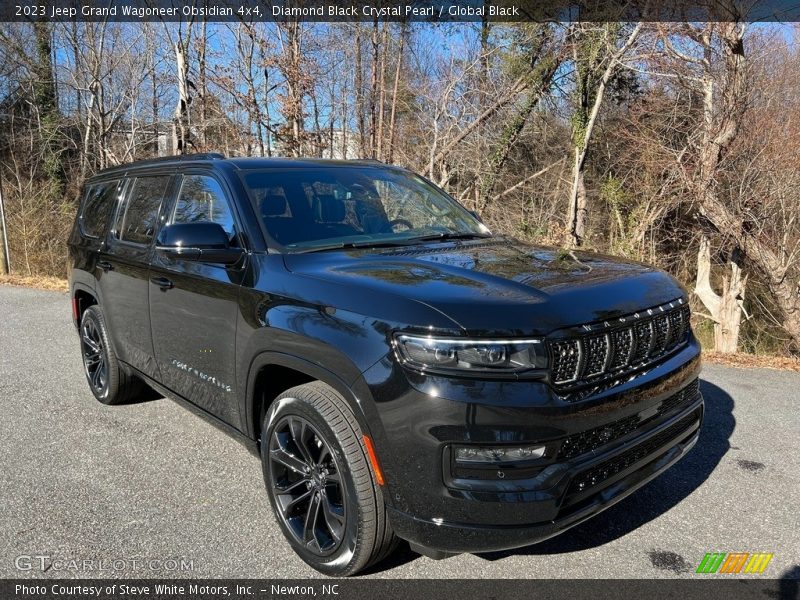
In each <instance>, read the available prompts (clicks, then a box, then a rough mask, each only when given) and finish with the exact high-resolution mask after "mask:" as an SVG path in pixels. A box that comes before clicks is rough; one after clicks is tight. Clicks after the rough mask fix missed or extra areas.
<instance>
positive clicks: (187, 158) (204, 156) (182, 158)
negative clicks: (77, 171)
mask: <svg viewBox="0 0 800 600" xmlns="http://www.w3.org/2000/svg"><path fill="white" fill-rule="evenodd" d="M224 159H225V155H224V154H221V153H219V152H201V153H197V154H176V155H174V156H159V157H157V158H145V159H144V160H135V161H133V162H130V163H123V164H121V165H114V166H113V167H108V168H107V169H103V170H102V171H99V172H98V173H96V174H99V173H107V172H109V171H121V170H126V169H129V168H131V167H138V166H146V165H153V164H160V163H168V162H191V161H194V160H224Z"/></svg>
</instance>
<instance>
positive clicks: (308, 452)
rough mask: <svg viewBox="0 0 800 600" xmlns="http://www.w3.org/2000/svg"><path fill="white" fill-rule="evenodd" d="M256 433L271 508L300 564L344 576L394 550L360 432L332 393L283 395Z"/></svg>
mask: <svg viewBox="0 0 800 600" xmlns="http://www.w3.org/2000/svg"><path fill="white" fill-rule="evenodd" d="M261 431H262V437H261V463H262V466H263V471H264V482H265V483H266V486H267V492H268V494H269V499H270V503H271V504H272V508H273V511H274V513H275V518H276V520H277V521H278V524H279V525H280V527H281V529H282V531H283V534H284V535H285V536H286V539H287V540H288V541H289V544H290V545H291V546H292V548H293V549H294V551H295V552H296V553H297V554H298V556H300V558H302V559H303V560H304V561H305V562H306V563H308V564H309V565H311V566H312V567H314V568H315V569H316V570H318V571H320V572H321V573H324V574H326V575H335V576H346V575H354V574H355V573H357V572H359V571H361V570H363V569H365V568H367V567H368V566H370V565H372V564H375V563H376V562H379V561H381V560H383V559H384V558H386V557H387V556H388V555H389V554H390V553H391V552H392V551H393V550H394V549H395V547H396V546H397V538H396V537H395V535H394V532H393V531H392V529H391V526H390V525H389V520H388V518H387V515H386V508H385V506H384V502H383V495H382V492H381V489H380V487H379V486H378V484H377V482H376V481H375V476H374V473H373V472H372V469H371V467H370V463H369V460H368V458H367V449H366V447H365V445H364V436H363V434H362V432H361V428H360V427H359V425H358V422H357V421H356V418H355V416H354V415H353V412H352V411H351V410H350V408H349V406H348V405H347V403H346V402H345V401H344V399H343V398H342V397H341V396H340V395H339V394H338V393H336V391H335V390H333V388H331V387H330V386H328V385H326V384H324V383H322V382H318V381H315V382H312V383H307V384H304V385H300V386H297V387H294V388H291V389H289V390H286V391H285V392H283V393H282V394H281V395H280V396H279V397H278V398H277V399H276V400H275V401H274V402H273V403H272V406H271V408H270V410H269V411H268V412H267V414H266V415H265V417H264V422H263V424H262V429H261ZM298 440H299V441H298ZM314 510H315V513H314V517H313V518H311V519H310V518H309V515H310V514H312V511H314ZM309 522H310V526H309Z"/></svg>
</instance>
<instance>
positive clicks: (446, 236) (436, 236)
mask: <svg viewBox="0 0 800 600" xmlns="http://www.w3.org/2000/svg"><path fill="white" fill-rule="evenodd" d="M490 237H492V234H490V233H454V232H449V231H442V232H441V233H432V234H430V235H417V236H414V237H411V238H408V239H409V240H413V241H415V242H429V241H439V240H485V239H487V238H490Z"/></svg>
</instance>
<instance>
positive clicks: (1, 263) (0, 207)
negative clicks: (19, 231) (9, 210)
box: [0, 179, 11, 275]
mask: <svg viewBox="0 0 800 600" xmlns="http://www.w3.org/2000/svg"><path fill="white" fill-rule="evenodd" d="M0 236H2V238H3V239H2V240H0V242H2V243H0V274H3V275H8V274H9V273H11V259H10V257H9V254H8V228H7V227H6V207H5V200H4V199H3V182H2V179H0Z"/></svg>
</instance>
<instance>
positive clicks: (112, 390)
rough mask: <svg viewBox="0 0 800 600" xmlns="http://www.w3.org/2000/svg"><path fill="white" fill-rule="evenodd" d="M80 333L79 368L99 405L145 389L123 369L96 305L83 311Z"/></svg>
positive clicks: (125, 399) (126, 400)
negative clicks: (80, 363) (81, 362)
mask: <svg viewBox="0 0 800 600" xmlns="http://www.w3.org/2000/svg"><path fill="white" fill-rule="evenodd" d="M80 336H81V354H82V356H83V370H84V373H85V375H86V381H87V382H88V383H89V389H91V390H92V394H94V397H95V398H97V399H98V400H99V401H100V402H102V403H103V404H121V403H123V402H128V401H130V400H133V399H134V398H136V397H137V396H140V395H142V394H143V393H144V392H145V391H146V390H147V387H146V386H145V384H144V383H143V382H142V381H141V380H140V379H139V378H138V377H136V376H135V375H132V374H129V373H128V372H127V371H125V370H124V369H123V367H122V365H120V363H119V361H118V360H117V356H116V354H115V353H114V349H113V348H112V347H111V344H110V342H109V337H108V329H107V328H106V321H105V318H104V317H103V311H102V310H100V307H99V306H97V305H93V306H90V307H89V308H87V309H86V310H85V311H84V312H83V315H82V316H81V324H80Z"/></svg>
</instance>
